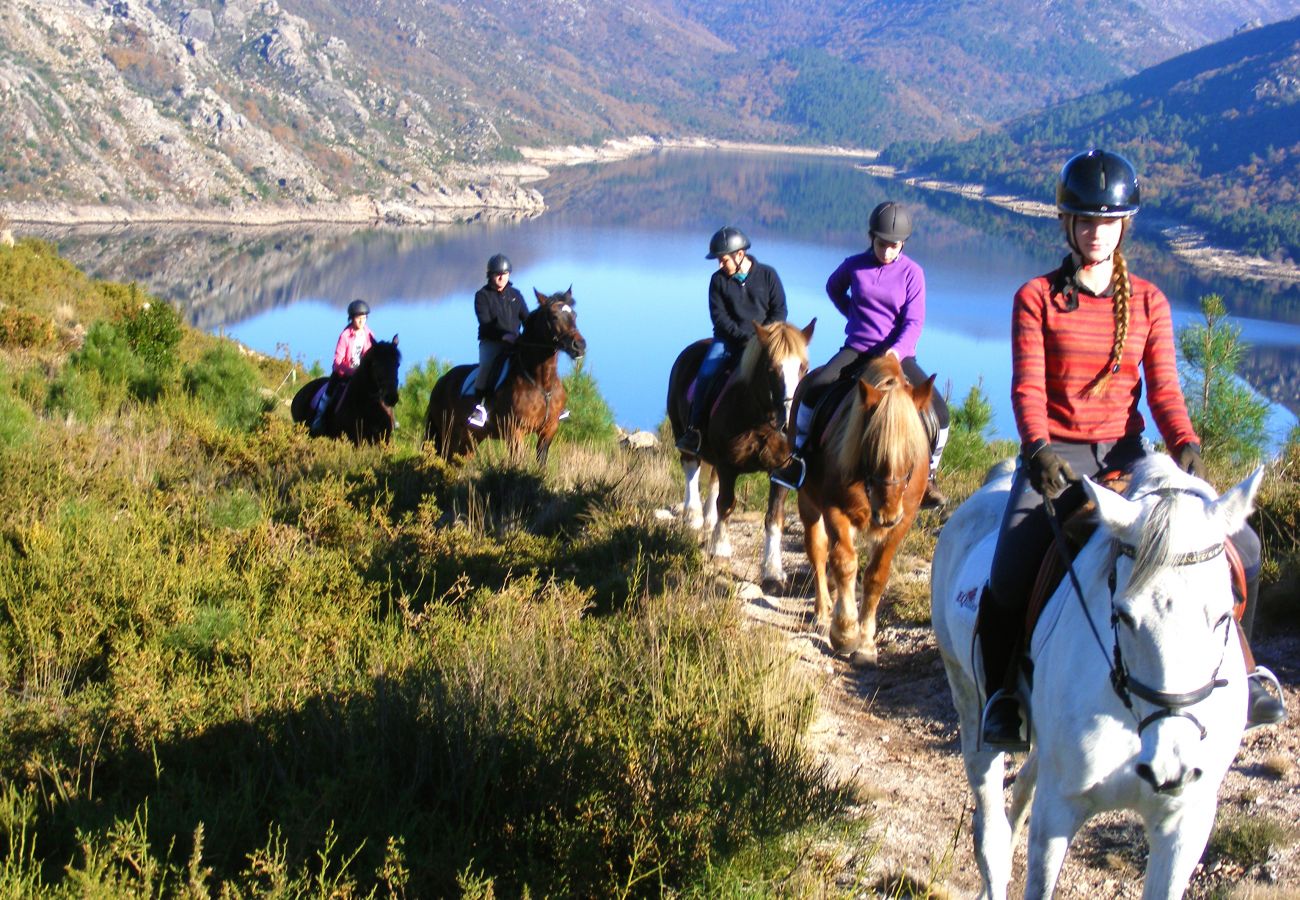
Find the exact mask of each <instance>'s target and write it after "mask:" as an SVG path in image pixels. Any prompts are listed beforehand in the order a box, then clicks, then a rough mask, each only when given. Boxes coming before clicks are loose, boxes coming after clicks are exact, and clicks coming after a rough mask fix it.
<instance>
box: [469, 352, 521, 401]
mask: <svg viewBox="0 0 1300 900" xmlns="http://www.w3.org/2000/svg"><path fill="white" fill-rule="evenodd" d="M479 368H480V366H479V365H477V364H475V365H472V366H470V367H469V371H468V372H466V373H465V380H464V381H462V382H461V383H460V395H461V396H462V397H473V396H474V382H476V381H478V370H479ZM509 374H510V360H509V359H508V358H507V359H506V360H505V361H504V362H503V363H502V364H501V372H500V373H499V374H498V375H497V380H496V383H495V384H493V385H492V390H494V391H495V390H499V389H500V388H501V385H503V384H505V383H506V376H507V375H509Z"/></svg>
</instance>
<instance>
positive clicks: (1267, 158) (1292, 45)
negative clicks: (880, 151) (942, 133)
mask: <svg viewBox="0 0 1300 900" xmlns="http://www.w3.org/2000/svg"><path fill="white" fill-rule="evenodd" d="M1298 104H1300V18H1296V19H1290V20H1288V21H1285V22H1280V23H1277V24H1275V25H1271V26H1267V27H1263V28H1257V29H1252V30H1249V31H1245V32H1242V33H1240V34H1237V35H1235V36H1233V37H1231V38H1229V39H1227V40H1224V41H1221V42H1218V43H1216V44H1213V45H1211V46H1208V47H1203V48H1201V49H1199V50H1195V51H1192V52H1191V53H1187V54H1184V55H1182V56H1179V57H1176V58H1174V59H1171V60H1169V61H1167V62H1165V63H1162V64H1161V65H1158V66H1155V67H1153V68H1150V69H1147V70H1146V71H1144V72H1142V73H1140V74H1138V75H1135V76H1133V77H1131V78H1127V79H1124V80H1121V81H1117V82H1115V83H1114V84H1111V85H1109V86H1107V87H1106V88H1104V89H1102V90H1099V91H1096V92H1094V93H1091V94H1088V95H1087V96H1084V97H1081V98H1078V99H1076V100H1072V101H1067V102H1064V103H1061V104H1059V105H1057V106H1054V107H1052V108H1051V109H1049V110H1047V111H1045V112H1042V113H1038V114H1034V115H1030V116H1026V117H1024V118H1021V119H1018V120H1016V121H1014V122H1011V123H1010V124H1008V125H1006V126H1004V127H1000V128H996V129H993V130H990V131H987V132H985V133H983V134H980V135H979V136H977V137H975V138H973V139H970V140H964V141H960V140H952V139H945V140H942V141H939V142H936V143H926V142H920V141H906V142H898V143H895V144H894V145H892V146H890V147H889V148H888V149H887V150H886V152H885V153H884V155H883V156H882V159H883V160H884V161H886V162H888V163H891V164H894V165H897V166H901V167H903V168H905V169H908V170H911V171H917V172H926V173H930V174H934V175H938V176H941V177H943V178H948V179H953V180H957V181H975V182H981V183H984V184H988V185H990V186H995V187H998V188H1002V189H1008V190H1011V191H1014V192H1017V193H1021V194H1024V195H1026V196H1030V197H1033V198H1036V199H1046V198H1048V197H1050V196H1051V190H1052V183H1053V181H1054V179H1055V176H1056V172H1057V171H1058V169H1059V167H1060V165H1061V163H1062V162H1063V161H1064V160H1065V159H1066V158H1067V157H1068V156H1069V155H1070V154H1071V153H1073V152H1075V151H1077V150H1080V149H1083V148H1086V147H1094V146H1100V147H1105V148H1107V149H1111V150H1115V151H1118V152H1121V153H1123V154H1125V155H1126V156H1128V157H1129V158H1130V159H1132V160H1133V162H1134V163H1135V164H1136V165H1137V166H1138V168H1139V171H1140V172H1141V173H1142V175H1143V183H1142V190H1143V202H1144V209H1145V210H1146V211H1147V212H1146V215H1148V216H1152V214H1154V216H1152V217H1155V218H1161V219H1170V220H1173V219H1177V220H1180V221H1186V222H1191V223H1193V224H1195V225H1198V226H1200V227H1201V228H1203V229H1204V230H1205V231H1206V232H1207V233H1208V234H1209V235H1210V237H1211V238H1212V239H1214V240H1216V241H1219V242H1222V243H1226V244H1229V245H1232V246H1240V247H1244V248H1245V249H1246V250H1247V251H1249V252H1254V253H1258V254H1260V255H1263V256H1267V257H1270V258H1273V259H1281V260H1285V259H1291V260H1295V259H1300V119H1298V118H1297V113H1298V112H1300V106H1298Z"/></svg>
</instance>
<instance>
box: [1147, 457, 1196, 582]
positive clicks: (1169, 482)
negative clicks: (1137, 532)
mask: <svg viewBox="0 0 1300 900" xmlns="http://www.w3.org/2000/svg"><path fill="white" fill-rule="evenodd" d="M1191 481H1192V479H1191V478H1190V476H1188V475H1187V474H1186V473H1185V472H1183V471H1182V470H1181V469H1179V468H1178V466H1177V465H1176V464H1175V463H1174V461H1173V460H1172V459H1171V458H1170V457H1169V456H1166V455H1165V454H1163V453H1160V454H1152V455H1150V456H1148V457H1146V458H1145V459H1143V460H1141V461H1140V462H1139V463H1138V464H1137V465H1136V466H1135V467H1134V470H1133V481H1132V483H1131V485H1130V486H1129V491H1128V494H1129V498H1130V499H1137V498H1140V497H1142V496H1144V495H1149V494H1152V493H1155V494H1156V495H1157V500H1156V503H1155V505H1154V506H1153V507H1152V508H1151V510H1150V512H1148V513H1147V514H1146V518H1145V519H1144V520H1143V524H1142V538H1141V540H1140V541H1139V542H1138V545H1137V547H1136V553H1135V554H1134V557H1135V558H1134V561H1133V572H1132V574H1131V575H1130V576H1129V589H1130V590H1131V591H1134V592H1138V593H1140V592H1141V591H1143V590H1145V589H1146V586H1147V585H1148V584H1149V583H1150V582H1151V581H1152V580H1153V579H1154V578H1155V576H1156V575H1158V574H1159V573H1160V572H1162V571H1164V570H1165V569H1167V568H1169V567H1170V566H1171V565H1173V563H1174V560H1175V559H1176V558H1177V557H1178V555H1179V552H1180V551H1179V550H1178V549H1177V541H1176V540H1175V537H1176V536H1177V534H1178V532H1179V523H1180V522H1183V521H1185V520H1186V516H1187V514H1188V512H1189V510H1188V509H1186V508H1185V507H1186V506H1187V504H1188V502H1189V501H1191V500H1193V499H1195V500H1196V502H1198V503H1199V504H1201V506H1200V507H1198V508H1200V509H1202V510H1203V509H1204V504H1205V503H1206V502H1207V501H1209V500H1213V499H1214V496H1213V495H1212V494H1210V495H1207V494H1206V492H1205V491H1204V490H1199V489H1197V487H1196V485H1194V484H1191V483H1189V482H1191ZM1169 488H1174V489H1175V490H1167V489H1169Z"/></svg>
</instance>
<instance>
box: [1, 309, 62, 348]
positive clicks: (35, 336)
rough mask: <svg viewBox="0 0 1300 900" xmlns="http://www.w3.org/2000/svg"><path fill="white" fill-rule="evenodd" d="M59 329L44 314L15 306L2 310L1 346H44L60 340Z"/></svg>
mask: <svg viewBox="0 0 1300 900" xmlns="http://www.w3.org/2000/svg"><path fill="white" fill-rule="evenodd" d="M58 337H59V331H58V329H57V328H55V327H54V323H53V322H51V321H50V320H49V319H47V318H45V317H44V316H39V315H37V314H35V313H30V312H26V311H25V310H21V309H14V308H13V307H6V308H5V309H4V310H3V311H0V346H4V347H24V348H36V349H40V348H44V347H50V346H52V345H54V344H55V343H56V342H57V341H58Z"/></svg>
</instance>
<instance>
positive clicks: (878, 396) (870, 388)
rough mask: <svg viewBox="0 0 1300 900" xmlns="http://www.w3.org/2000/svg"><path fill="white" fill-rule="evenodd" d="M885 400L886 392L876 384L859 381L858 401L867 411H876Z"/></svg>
mask: <svg viewBox="0 0 1300 900" xmlns="http://www.w3.org/2000/svg"><path fill="white" fill-rule="evenodd" d="M884 398H885V392H884V391H882V390H880V388H878V387H876V386H875V385H874V384H871V383H870V382H866V381H863V380H862V379H861V378H859V379H858V399H859V400H861V401H862V405H863V406H864V407H866V408H867V409H874V408H875V407H876V406H877V405H878V404H879V403H880V401H881V400H883V399H884Z"/></svg>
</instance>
